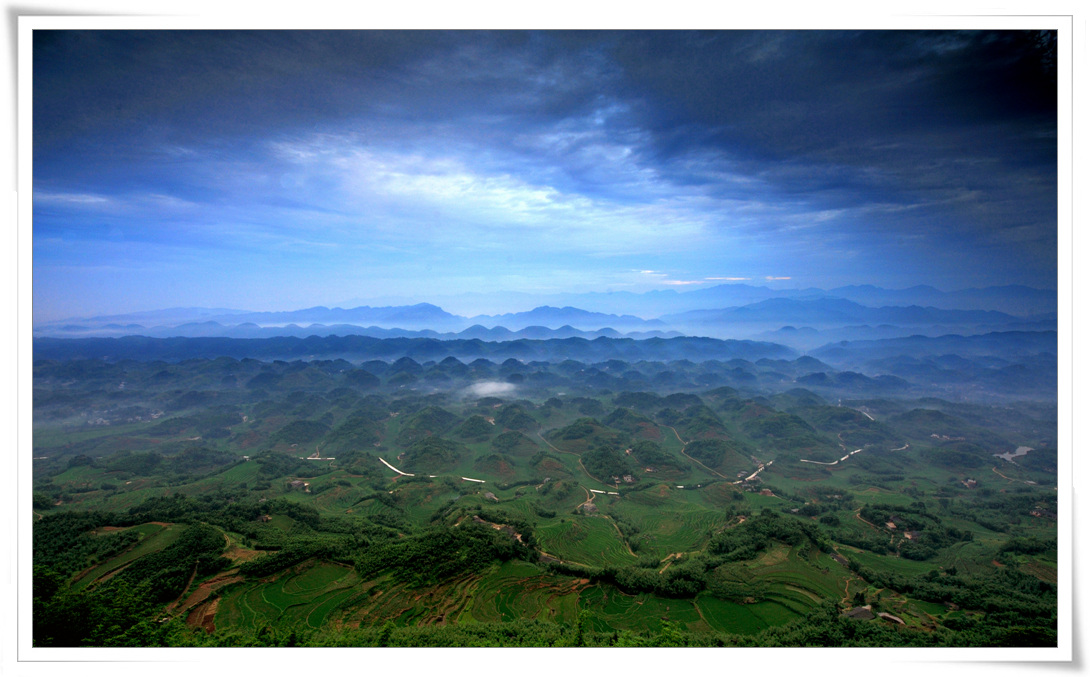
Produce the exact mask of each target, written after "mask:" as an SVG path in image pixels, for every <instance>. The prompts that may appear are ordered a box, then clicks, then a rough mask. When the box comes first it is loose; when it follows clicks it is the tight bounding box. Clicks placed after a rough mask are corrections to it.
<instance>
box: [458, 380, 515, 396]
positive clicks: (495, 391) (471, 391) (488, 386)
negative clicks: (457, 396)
mask: <svg viewBox="0 0 1090 677" xmlns="http://www.w3.org/2000/svg"><path fill="white" fill-rule="evenodd" d="M514 392H515V384H514V383H507V382H506V381H478V382H477V383H474V384H473V385H471V386H469V387H468V388H466V390H465V393H466V397H498V396H500V395H511V394H512V393H514Z"/></svg>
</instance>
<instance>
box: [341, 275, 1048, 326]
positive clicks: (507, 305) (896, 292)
mask: <svg viewBox="0 0 1090 677" xmlns="http://www.w3.org/2000/svg"><path fill="white" fill-rule="evenodd" d="M772 298H792V299H818V298H841V299H846V300H849V301H854V302H856V303H858V304H860V305H865V306H909V305H917V306H925V307H926V306H930V307H934V308H942V309H948V310H957V309H966V308H971V309H978V310H996V311H1000V312H1004V313H1009V314H1012V315H1032V314H1036V313H1048V312H1055V311H1056V291H1055V290H1054V289H1037V288H1032V287H1027V286H1024V285H1002V286H990V287H984V288H969V289H959V290H955V291H948V292H947V291H940V290H939V289H936V288H935V287H932V286H929V285H916V286H913V287H908V288H904V289H886V288H882V287H878V286H874V285H869V284H864V285H850V286H844V287H836V288H833V289H819V288H816V287H807V288H804V289H783V288H772V287H768V286H758V285H749V284H739V283H735V284H720V285H715V286H711V287H707V288H704V289H695V290H690V291H678V290H675V289H660V290H653V291H647V292H642V293H635V292H629V291H607V292H586V293H581V294H526V293H515V292H478V293H468V294H460V295H457V296H454V295H451V296H442V295H437V296H434V297H432V301H433V302H434V303H437V304H439V305H441V306H443V307H444V308H446V309H448V310H450V311H451V312H455V313H459V314H469V315H474V314H480V313H482V312H493V313H495V312H517V311H518V310H521V309H524V308H528V307H533V306H541V305H548V306H574V307H578V308H583V309H585V310H588V311H592V312H603V313H624V314H631V315H637V316H639V317H644V318H648V317H658V316H660V315H665V314H668V313H679V312H685V311H689V310H701V309H706V308H726V307H731V306H744V305H748V304H751V303H756V302H758V301H765V300H767V299H772ZM367 303H383V304H389V305H407V304H412V303H414V300H413V299H411V298H409V297H399V296H392V295H391V296H383V297H380V298H372V299H361V298H354V299H348V300H346V301H343V302H341V303H338V304H337V305H340V306H344V307H352V306H358V305H362V304H367Z"/></svg>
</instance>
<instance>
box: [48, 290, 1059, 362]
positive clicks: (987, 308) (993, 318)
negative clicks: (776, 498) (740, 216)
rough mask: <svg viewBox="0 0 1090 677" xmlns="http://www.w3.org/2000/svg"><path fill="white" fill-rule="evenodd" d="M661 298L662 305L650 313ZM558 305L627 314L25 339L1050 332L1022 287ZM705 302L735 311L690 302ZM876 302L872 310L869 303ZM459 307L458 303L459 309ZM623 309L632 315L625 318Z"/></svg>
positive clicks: (803, 338)
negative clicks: (666, 305) (667, 304)
mask: <svg viewBox="0 0 1090 677" xmlns="http://www.w3.org/2000/svg"><path fill="white" fill-rule="evenodd" d="M512 296H515V297H517V296H518V295H512ZM664 296H665V297H668V298H669V300H670V301H672V302H673V303H674V307H673V309H672V311H671V312H666V313H661V314H658V316H656V313H659V311H661V310H662V307H663V306H662V301H663V298H664ZM754 299H757V300H754ZM478 300H479V299H478ZM538 300H541V299H538ZM564 300H566V301H570V302H573V303H577V302H583V303H585V304H586V305H588V306H590V307H597V308H603V307H604V305H605V303H606V302H614V303H615V305H619V306H623V307H625V308H626V309H627V310H628V311H629V312H624V313H621V314H618V312H617V311H614V312H601V311H598V310H586V309H584V308H580V307H573V306H570V305H569V306H564V307H555V306H548V305H542V306H538V307H535V308H533V309H532V310H529V311H521V312H510V313H502V314H495V315H474V316H463V315H456V314H453V313H450V312H447V311H446V310H444V309H443V308H441V307H439V306H436V305H432V304H430V303H416V304H413V305H400V306H385V307H371V306H359V307H355V308H340V307H335V308H327V307H314V308H307V309H301V310H295V311H266V312H246V311H238V310H227V309H202V308H177V309H168V310H161V311H152V312H143V313H128V314H123V315H111V316H99V317H91V318H80V319H73V320H66V321H60V322H48V323H41V324H38V325H36V326H35V329H34V332H35V336H53V337H90V336H100V337H106V336H126V335H141V336H149V337H160V338H167V337H176V336H185V337H213V336H218V337H231V338H270V337H278V336H296V337H300V338H306V337H309V336H344V335H352V334H355V335H365V336H372V337H376V338H395V337H406V338H411V337H426V338H437V339H480V340H484V341H506V340H515V339H523V338H527V339H551V338H572V337H580V338H588V339H593V338H598V337H608V338H621V337H627V338H634V339H644V338H652V337H658V338H669V337H678V336H683V335H688V336H706V337H713V338H731V339H748V340H760V341H770V342H775V343H781V344H783V345H787V346H790V347H792V348H794V349H797V350H808V349H813V348H817V347H820V346H821V345H824V344H826V343H831V342H836V341H841V340H860V339H883V338H897V337H900V336H908V335H916V334H919V335H925V336H941V335H944V334H962V335H970V334H981V333H988V332H996V331H1050V330H1055V328H1056V318H1057V316H1056V294H1055V291H1048V290H1036V289H1031V288H1029V287H993V288H986V289H977V290H962V291H960V292H952V293H943V292H939V291H938V290H935V289H933V288H931V287H914V288H910V289H904V290H885V289H880V288H877V287H872V286H864V287H849V288H842V289H839V290H830V291H828V292H822V291H820V290H813V289H809V290H803V291H791V290H779V291H775V290H771V289H768V288H765V287H752V286H749V285H719V286H717V287H714V288H710V289H705V290H699V291H694V292H686V293H666V292H646V293H644V294H642V295H636V294H628V293H619V294H606V295H602V294H584V295H581V296H578V297H577V295H569V296H568V297H565V299H564ZM455 303H456V304H457V303H458V302H457V301H455ZM713 303H720V304H727V303H735V304H739V305H724V306H722V307H700V306H701V305H702V304H713ZM879 303H880V304H883V305H880V306H879V305H875V304H879ZM465 304H466V301H464V300H463V301H462V302H461V305H465ZM868 304H869V305H868ZM924 304H929V305H924ZM952 306H953V307H952ZM1001 308H1002V309H1006V310H1000V309H1001ZM633 310H636V311H637V312H638V313H639V314H631V311H633ZM1010 311H1015V312H1010Z"/></svg>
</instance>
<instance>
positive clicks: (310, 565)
mask: <svg viewBox="0 0 1090 677" xmlns="http://www.w3.org/2000/svg"><path fill="white" fill-rule="evenodd" d="M359 583H360V581H359V577H358V576H356V573H355V572H354V571H353V570H352V569H351V568H349V567H346V566H343V565H338V564H332V563H328V562H315V561H313V560H312V561H309V562H306V563H304V564H301V565H299V566H296V567H293V568H292V569H291V570H289V571H288V572H285V573H283V574H280V575H278V576H276V577H274V578H272V579H265V580H261V581H258V582H256V583H255V582H246V583H240V584H237V585H235V586H232V587H231V588H229V589H228V590H226V591H224V594H223V595H222V598H221V601H220V604H219V605H218V613H217V615H216V626H217V627H220V628H223V627H239V628H248V629H254V630H259V629H261V628H262V627H264V626H266V625H268V626H282V627H310V628H319V627H321V626H322V625H324V624H325V623H326V622H327V621H328V620H331V619H330V615H331V614H332V613H333V612H334V611H335V610H337V608H338V606H339V605H340V604H341V603H342V602H344V601H345V600H346V599H348V598H349V597H351V596H352V595H353V593H355V592H356V591H357V586H358V585H359Z"/></svg>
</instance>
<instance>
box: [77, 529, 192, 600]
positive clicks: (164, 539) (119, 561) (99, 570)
mask: <svg viewBox="0 0 1090 677" xmlns="http://www.w3.org/2000/svg"><path fill="white" fill-rule="evenodd" d="M185 528H186V527H185V525H183V524H140V525H138V526H135V527H131V530H133V531H136V532H139V533H140V534H141V538H140V541H139V542H138V543H137V544H136V545H135V546H133V547H132V548H129V549H128V550H126V551H125V552H123V553H121V554H119V555H117V556H116V557H112V558H110V559H109V560H107V561H105V562H103V563H101V564H99V565H98V566H96V567H94V568H93V569H90V570H89V571H86V572H84V573H82V574H80V576H78V577H77V578H76V579H75V581H74V582H73V583H72V587H73V588H74V589H77V590H78V589H81V588H84V587H86V586H88V585H91V584H92V583H94V582H95V581H97V580H98V579H100V578H102V577H103V576H106V575H107V574H109V573H110V572H112V571H117V570H119V569H121V568H122V567H124V566H125V565H127V564H128V563H130V562H134V561H136V560H137V559H139V558H141V557H143V556H144V555H147V554H149V553H153V552H159V551H160V550H163V549H165V548H167V547H168V546H170V545H171V544H172V543H174V542H175V541H177V540H178V538H179V537H180V536H181V535H182V533H183V532H184V531H185Z"/></svg>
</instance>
